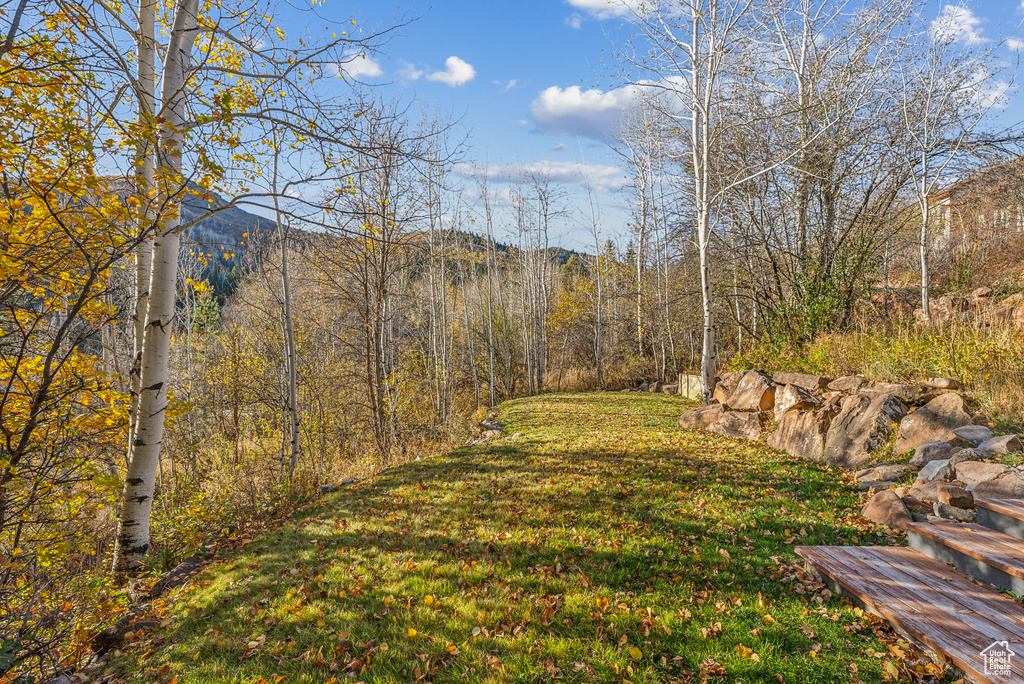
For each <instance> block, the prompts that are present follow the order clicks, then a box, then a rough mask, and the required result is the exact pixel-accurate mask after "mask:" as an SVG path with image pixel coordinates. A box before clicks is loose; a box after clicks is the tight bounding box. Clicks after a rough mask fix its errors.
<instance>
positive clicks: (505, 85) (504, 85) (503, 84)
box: [491, 78, 519, 93]
mask: <svg viewBox="0 0 1024 684" xmlns="http://www.w3.org/2000/svg"><path fill="white" fill-rule="evenodd" d="M491 83H493V84H494V85H496V86H501V89H502V90H504V91H505V92H506V93H507V92H508V91H510V90H512V89H513V88H515V87H516V84H517V83H519V79H518V78H513V79H511V80H509V81H508V82H507V83H506V82H504V81H491Z"/></svg>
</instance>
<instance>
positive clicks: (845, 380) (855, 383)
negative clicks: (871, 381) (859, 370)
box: [828, 375, 864, 392]
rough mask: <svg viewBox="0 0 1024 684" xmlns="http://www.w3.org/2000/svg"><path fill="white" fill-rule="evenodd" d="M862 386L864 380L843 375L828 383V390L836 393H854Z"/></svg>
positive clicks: (859, 377) (857, 376)
mask: <svg viewBox="0 0 1024 684" xmlns="http://www.w3.org/2000/svg"><path fill="white" fill-rule="evenodd" d="M863 386H864V378H862V377H861V376H859V375H844V376H843V377H841V378H836V379H835V380H833V381H832V382H830V383H828V388H829V389H830V390H835V391H836V392H856V391H857V390H859V389H860V388H861V387H863Z"/></svg>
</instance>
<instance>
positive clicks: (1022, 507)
mask: <svg viewBox="0 0 1024 684" xmlns="http://www.w3.org/2000/svg"><path fill="white" fill-rule="evenodd" d="M974 505H975V506H976V507H977V508H987V509H988V510H990V511H995V512H996V513H1002V514H1003V515H1006V516H1009V517H1011V518H1016V519H1017V520H1024V499H977V500H975V502H974Z"/></svg>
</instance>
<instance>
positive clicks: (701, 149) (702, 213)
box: [690, 7, 716, 404]
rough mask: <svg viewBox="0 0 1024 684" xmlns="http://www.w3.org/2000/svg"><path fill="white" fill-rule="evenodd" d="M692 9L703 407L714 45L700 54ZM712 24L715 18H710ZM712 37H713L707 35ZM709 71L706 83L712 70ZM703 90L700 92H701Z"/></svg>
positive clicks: (710, 326) (711, 381) (697, 17)
mask: <svg viewBox="0 0 1024 684" xmlns="http://www.w3.org/2000/svg"><path fill="white" fill-rule="evenodd" d="M692 10H693V17H692V21H693V35H692V37H693V42H692V43H691V46H692V50H693V56H692V59H693V69H692V71H691V79H692V82H691V87H692V95H693V99H692V101H691V102H692V104H691V107H692V116H691V120H690V140H691V144H692V147H693V175H694V178H693V179H694V194H695V195H696V197H695V199H696V204H697V249H698V252H699V255H700V293H701V305H702V309H703V320H704V333H703V340H702V344H701V359H700V381H701V395H702V398H703V400H704V403H705V404H710V403H711V394H712V392H713V391H714V387H715V350H716V345H715V318H714V302H713V300H712V291H711V265H710V255H709V249H710V247H711V223H710V221H711V216H710V214H711V207H710V201H709V197H708V191H709V189H710V187H709V186H710V183H709V179H708V173H709V166H710V163H709V162H710V156H711V151H710V149H709V137H710V136H709V133H710V130H709V129H710V124H711V122H710V120H709V114H710V104H711V90H712V88H713V85H714V84H713V83H702V79H703V78H704V74H703V73H701V65H702V64H703V60H704V59H709V58H711V57H712V55H711V53H712V51H713V50H714V46H713V45H710V46H709V49H708V55H706V56H703V57H702V56H701V55H700V42H699V41H700V40H701V35H700V26H701V21H702V16H701V13H699V12H698V10H697V8H696V7H693V8H692ZM711 20H712V21H714V17H712V18H711ZM709 38H713V36H709ZM707 68H708V80H709V81H710V78H711V76H712V74H713V69H712V68H711V67H710V66H709V67H707ZM702 88H703V91H702Z"/></svg>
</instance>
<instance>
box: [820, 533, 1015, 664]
mask: <svg viewBox="0 0 1024 684" xmlns="http://www.w3.org/2000/svg"><path fill="white" fill-rule="evenodd" d="M856 548H857V547H853V549H856ZM861 548H863V547H861ZM853 549H850V548H837V547H833V548H831V549H826V550H825V551H824V552H821V553H820V554H815V555H816V556H817V557H816V562H815V565H816V566H818V567H819V569H820V570H822V571H823V572H825V573H826V574H828V575H830V576H831V577H832V578H833V579H835V580H838V581H837V583H838V584H839V585H840V586H841V587H843V588H844V590H845V591H847V592H848V593H850V594H852V595H853V596H855V597H856V598H857V599H858V600H860V601H861V602H862V603H864V605H865V607H867V608H868V609H869V610H871V611H872V612H874V613H876V614H878V615H880V616H881V617H883V618H884V619H886V620H888V621H889V622H890V623H891V624H892V625H893V627H894V628H895V629H896V630H897V631H898V632H900V633H901V634H903V635H904V636H907V637H908V638H909V640H910V641H913V642H916V643H918V644H921V645H923V646H924V647H925V650H927V651H929V652H930V655H932V657H933V658H935V659H936V660H937V661H945V660H951V661H952V662H953V663H954V664H955V665H956V666H957V667H959V668H960V669H961V670H963V671H964V672H965V674H967V676H968V677H969V678H971V679H972V680H973V681H977V682H993V683H995V682H999V683H1000V684H1002V683H1003V682H1011V681H1012V682H1020V681H1024V671H1022V669H1021V664H1020V663H1019V662H1018V663H1014V668H1013V670H1012V671H1011V676H1010V677H1002V678H1001V677H993V676H988V675H985V674H984V663H983V658H982V656H981V655H980V652H981V650H983V649H984V648H986V647H987V646H988V645H989V644H990V643H991V642H992V641H995V639H991V640H989V641H985V640H986V639H988V638H989V637H988V636H982V634H986V633H988V634H989V635H990V632H991V627H988V626H986V627H985V628H984V630H983V631H982V633H980V634H979V633H978V632H975V631H973V630H965V629H964V628H963V626H962V620H960V618H959V616H960V614H961V613H960V612H958V611H962V610H963V607H962V606H959V605H958V601H957V600H956V596H955V593H956V592H955V591H954V592H953V593H952V594H950V593H949V591H950V589H949V588H948V587H945V586H944V585H945V583H944V582H941V581H940V582H939V584H940V586H938V587H928V588H927V589H929V590H928V591H924V589H925V588H924V587H918V588H917V590H916V591H907V588H908V587H911V586H913V585H914V580H913V579H912V578H910V577H907V576H905V575H903V573H901V572H900V571H899V570H898V569H897V568H894V567H893V566H891V565H890V564H889V563H888V562H887V561H886V562H879V559H878V558H875V559H873V560H872V561H871V562H866V561H865V560H864V559H863V558H860V557H858V556H860V555H862V553H863V552H861V551H856V550H853ZM876 550H877V551H879V552H882V553H887V552H889V551H891V549H876ZM851 551H852V553H851ZM897 553H901V552H897ZM912 553H913V552H912ZM801 555H803V554H801ZM916 555H917V558H915V559H914V562H917V563H921V564H924V565H932V566H933V568H932V569H933V571H934V572H937V573H939V574H940V576H941V575H943V574H949V573H952V572H954V571H951V570H949V569H948V568H946V567H945V566H943V565H941V564H939V563H937V562H936V561H933V560H931V559H929V558H927V557H925V556H922V555H920V554H916ZM810 557H814V556H810ZM812 562H814V561H812ZM829 566H831V568H830V567H829ZM958 574H959V573H957V575H958ZM961 577H962V576H961ZM963 582H966V583H967V584H969V581H967V580H966V578H963ZM959 588H960V587H957V589H959ZM982 591H987V590H984V589H982ZM990 593H991V592H990ZM992 596H993V597H997V598H1001V597H998V595H997V594H992ZM921 597H923V598H921ZM1022 616H1024V611H1022ZM989 622H991V620H989ZM1001 623H1002V620H1000V621H999V622H998V623H993V624H992V626H993V627H996V628H998V629H1001V628H1002V627H1003V626H1004V625H1002V624H1001ZM1005 626H1006V627H1008V628H1010V629H1018V628H1017V626H1016V622H1015V621H1013V620H1011V621H1009V624H1008V625H1005ZM1018 631H1019V629H1018ZM1003 638H1006V639H1012V640H1013V639H1014V637H1012V636H1005V637H1002V638H1001V639H999V640H1002V639H1003ZM1014 645H1015V646H1018V648H1019V644H1018V643H1017V642H1016V640H1014ZM936 655H938V656H939V657H937V658H936Z"/></svg>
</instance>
